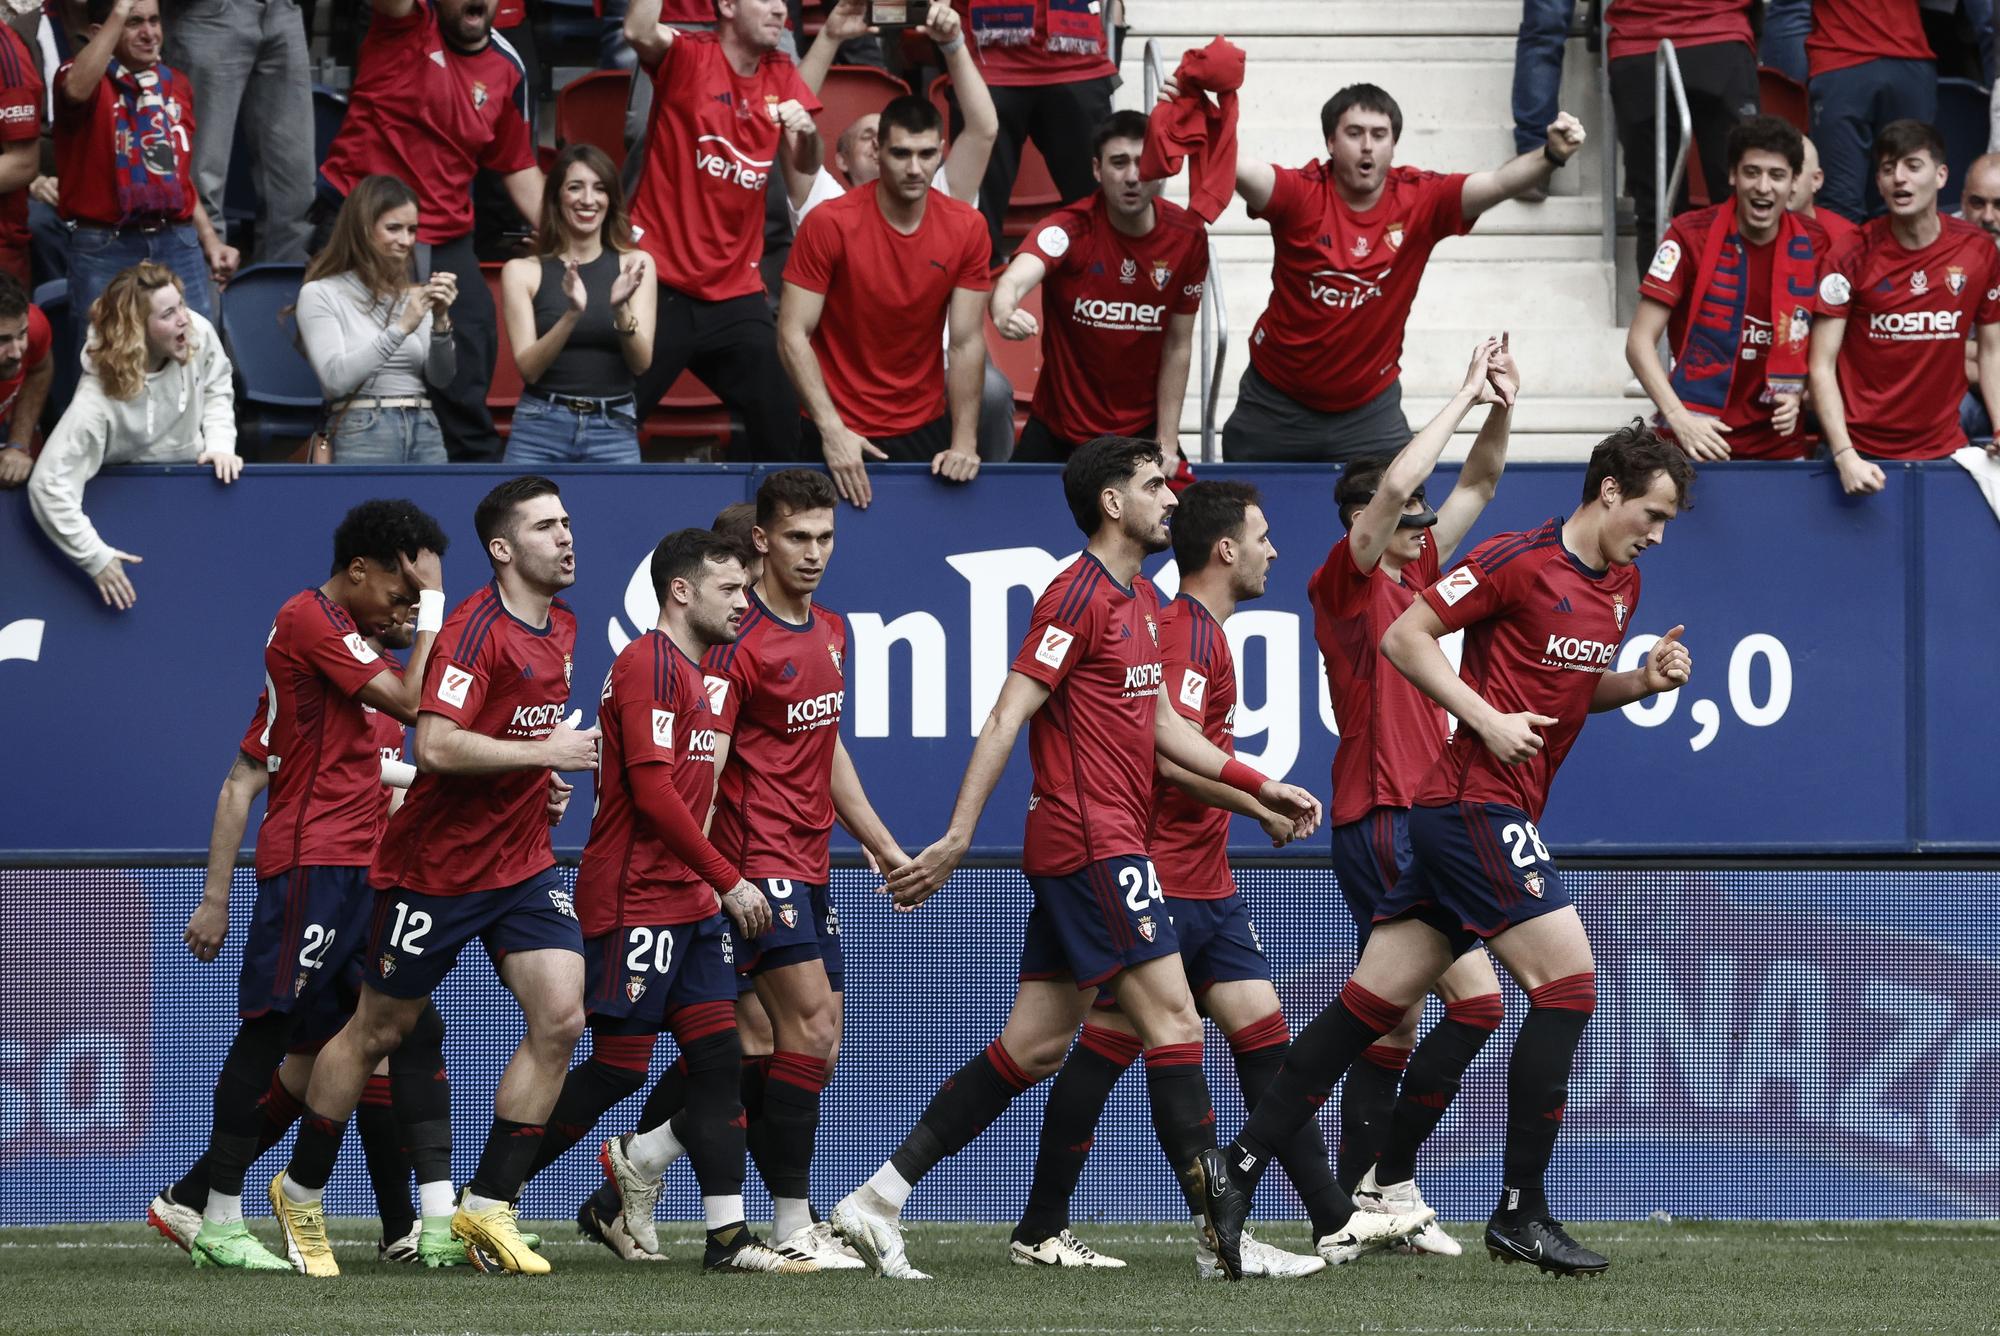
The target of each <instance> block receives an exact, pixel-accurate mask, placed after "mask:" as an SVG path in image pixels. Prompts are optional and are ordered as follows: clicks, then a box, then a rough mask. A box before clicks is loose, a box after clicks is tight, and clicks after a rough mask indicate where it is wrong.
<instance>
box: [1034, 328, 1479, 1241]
mask: <svg viewBox="0 0 2000 1336" xmlns="http://www.w3.org/2000/svg"><path fill="white" fill-rule="evenodd" d="M1482 378H1483V367H1482ZM1173 535H1174V564H1175V567H1176V568H1177V570H1178V571H1179V574H1180V593H1179V595H1178V596H1177V597H1175V598H1174V599H1173V600H1172V601H1170V602H1169V603H1168V604H1167V605H1166V607H1165V608H1163V609H1162V610H1161V612H1160V659H1161V667H1162V677H1163V683H1162V685H1163V688H1164V690H1165V693H1166V696H1167V699H1168V701H1169V702H1170V703H1171V704H1172V705H1173V708H1174V709H1175V711H1177V712H1178V713H1179V714H1180V715H1181V716H1182V717H1183V718H1184V719H1186V720H1187V721H1188V722H1189V723H1190V724H1193V725H1194V726H1195V727H1196V728H1198V729H1200V730H1201V733H1202V736H1203V737H1205V738H1207V739H1208V740H1209V741H1210V742H1212V743H1214V744H1215V745H1216V746H1217V747H1218V748H1220V749H1221V750H1223V751H1224V752H1227V753H1229V754H1231V755H1234V754H1235V750H1236V748H1235V734H1236V663H1235V659H1234V656H1233V655H1232V654H1231V652H1230V648H1229V639H1228V637H1227V636H1226V635H1225V634H1224V633H1223V624H1224V623H1225V622H1227V621H1228V620H1229V618H1230V616H1231V614H1233V613H1234V612H1235V611H1236V606H1237V604H1238V603H1239V602H1240V601H1242V600H1244V599H1253V598H1261V597H1263V595H1264V590H1265V586H1266V584H1267V583H1268V582H1269V578H1270V570H1271V562H1272V561H1274V560H1275V559H1276V558H1277V555H1278V551H1277V548H1276V547H1274V546H1273V545H1272V543H1271V526H1270V524H1269V522H1268V521H1266V519H1265V518H1264V511H1263V507H1262V505H1261V501H1260V498H1259V497H1258V495H1257V489H1256V488H1254V487H1252V486H1250V485H1249V484H1248V483H1241V482H1198V483H1194V484H1192V485H1191V486H1189V487H1188V488H1187V489H1186V490H1185V491H1183V492H1182V493H1181V496H1180V505H1179V506H1178V507H1176V508H1175V510H1174V524H1173ZM1158 768H1159V775H1158V777H1157V778H1156V779H1155V781H1154V784H1153V804H1152V831H1151V836H1150V843H1149V845H1148V852H1149V853H1150V854H1151V855H1152V857H1153V859H1154V861H1155V862H1156V863H1157V864H1158V865H1159V866H1160V867H1162V868H1165V869H1168V871H1167V873H1166V875H1165V876H1164V877H1163V878H1162V888H1163V889H1164V890H1165V891H1166V894H1167V903H1168V905H1169V906H1170V907H1171V909H1172V911H1173V922H1174V935H1175V936H1176V937H1177V938H1179V939H1180V946H1181V960H1182V962H1183V963H1184V964H1185V965H1186V968H1187V979H1188V987H1189V988H1191V989H1193V991H1194V996H1195V1000H1196V1003H1197V1005H1198V1006H1199V1007H1200V1008H1201V1010H1202V1013H1203V1014H1204V1015H1206V1016H1208V1017H1209V1018H1210V1019H1212V1020H1213V1021H1214V1022H1215V1023H1216V1025H1217V1026H1218V1027H1219V1028H1220V1029H1221V1030H1222V1033H1223V1035H1224V1037H1225V1038H1227V1039H1228V1041H1229V1047H1230V1049H1231V1051H1232V1052H1233V1053H1234V1055H1235V1058H1236V1075H1237V1079H1238V1083H1239V1085H1240V1086H1241V1089H1242V1091H1243V1096H1244V1101H1245V1104H1246V1106H1247V1105H1254V1104H1255V1103H1256V1099H1257V1096H1258V1095H1259V1094H1261V1093H1263V1089H1264V1087H1265V1085H1267V1084H1268V1083H1269V1081H1270V1079H1271V1074H1272V1073H1273V1072H1275V1071H1277V1070H1278V1067H1279V1065H1280V1064H1281V1063H1283V1061H1284V1058H1285V1052H1286V1049H1287V1048H1288V1047H1289V1046H1290V1042H1291V1031H1290V1030H1289V1029H1287V1028H1286V1026H1285V1017H1284V1012H1283V1011H1282V1010H1281V1009H1280V1007H1279V1005H1278V994H1277V990H1276V989H1274V988H1273V987H1272V986H1271V967H1270V965H1269V963H1268V962H1267V961H1266V960H1265V959H1264V947H1263V944H1262V943H1261V942H1260V941H1259V940H1258V938H1257V929H1256V928H1255V926H1253V925H1252V923H1251V921H1250V907H1249V904H1248V903H1247V902H1246V901H1245V900H1244V898H1243V896H1242V895H1241V893H1240V892H1238V890H1237V889H1236V881H1235V879H1234V877H1233V876H1231V874H1230V870H1229V814H1230V813H1231V812H1237V813H1240V814H1242V815H1244V816H1247V817H1250V818H1251V819H1253V820H1255V821H1256V822H1257V823H1258V824H1259V825H1261V826H1262V827H1263V828H1264V833H1265V834H1267V835H1269V836H1270V837H1271V843H1272V844H1273V846H1276V847H1282V846H1284V845H1285V844H1288V843H1290V842H1291V840H1292V838H1293V836H1294V835H1295V834H1297V833H1298V831H1299V823H1298V822H1296V821H1294V820H1293V819H1292V818H1290V817H1286V816H1281V815H1279V814H1278V813H1276V812H1273V811H1271V810H1270V809H1269V808H1267V807H1265V806H1264V805H1263V804H1262V803H1260V802H1258V801H1257V800H1256V799H1255V798H1252V797H1250V796H1249V795H1248V794H1245V793H1242V792H1239V791H1238V790H1236V789H1233V788H1230V787H1229V786H1228V785H1226V784H1223V783H1220V782H1219V781H1216V780H1208V779H1202V778H1200V777H1199V776H1196V775H1194V774H1192V773H1190V772H1189V771H1186V770H1183V769H1181V768H1180V767H1179V766H1177V765H1175V764H1174V763H1173V762H1171V761H1169V760H1167V759H1166V758H1165V757H1161V758H1159V760H1158ZM1138 1056H1139V1036H1138V1035H1137V1034H1136V1033H1135V1032H1134V1031H1133V1027H1132V1022H1131V1021H1130V1020H1129V1019H1127V1018H1126V1016H1125V1015H1124V1013H1123V1012H1122V1011H1120V1010H1119V1009H1118V1007H1117V1004H1116V1001H1115V999H1113V998H1111V997H1109V996H1106V995H1102V994H1100V996H1099V997H1098V1000H1097V1007H1096V1009H1095V1010H1094V1011H1093V1013H1092V1015H1091V1018H1090V1019H1089V1020H1087V1021H1086V1022H1085V1023H1084V1027H1083V1034H1082V1036H1081V1037H1080V1038H1079V1039H1078V1041H1077V1045H1076V1047H1075V1048H1074V1049H1072V1050H1071V1051H1070V1055H1069V1058H1068V1059H1067V1060H1066V1061H1065V1062H1064V1063H1063V1068H1062V1071H1061V1072H1060V1073H1059V1074H1058V1075H1057V1076H1056V1079H1055V1084H1054V1085H1052V1086H1051V1087H1050V1088H1049V1103H1048V1109H1047V1111H1046V1112H1045V1113H1044V1115H1043V1118H1042V1138H1041V1149H1040V1153H1039V1154H1038V1155H1037V1156H1036V1158H1035V1180H1034V1186H1033V1187H1031V1188H1030V1189H1029V1191H1028V1205H1027V1210H1026V1212H1025V1213H1024V1214H1023V1215H1022V1217H1021V1223H1020V1225H1019V1226H1017V1227H1016V1228H1015V1230H1014V1238H1013V1241H1012V1243H1011V1244H1010V1245H1009V1247H1008V1253H1009V1255H1010V1256H1011V1257H1012V1258H1013V1260H1014V1261H1015V1262H1016V1263H1017V1264H1019V1265H1023V1266H1085V1267H1113V1268H1116V1267H1122V1266H1124V1265H1125V1264H1124V1263H1123V1262H1121V1261H1119V1260H1118V1259H1116V1258H1113V1257H1106V1256H1104V1255H1103V1254H1101V1253H1098V1252H1097V1251H1095V1250H1094V1249H1092V1248H1090V1247H1089V1246H1087V1245H1085V1244H1084V1243H1082V1242H1081V1241H1080V1240H1078V1239H1077V1237H1076V1236H1075V1235H1074V1234H1072V1233H1071V1232H1070V1230H1069V1204H1070V1197H1071V1195H1072V1194H1073V1193H1074V1192H1075V1191H1076V1184H1077V1179H1078V1177H1079V1176H1080V1175H1081V1173H1082V1172H1083V1163H1084V1157H1085V1156H1086V1155H1088V1154H1089V1152H1090V1145H1091V1141H1092V1139H1093V1133H1094V1132H1095V1130H1096V1127H1097V1123H1098V1119H1099V1117H1100V1116H1101V1115H1102V1114H1103V1112H1104V1102H1105V1100H1106V1099H1108V1098H1109V1097H1110V1095H1111V1089H1112V1087H1113V1086H1115V1085H1116V1084H1117V1083H1118V1078H1119V1077H1120V1076H1121V1075H1123V1073H1124V1071H1125V1069H1126V1068H1127V1067H1129V1066H1131V1064H1132V1061H1133V1059H1135V1058H1137V1057H1138ZM1283 1158H1284V1163H1285V1172H1286V1173H1287V1174H1288V1175H1289V1176H1290V1178H1291V1181H1292V1187H1293V1188H1294V1190H1296V1191H1297V1192H1298V1194H1299V1197H1300V1199H1301V1200H1302V1201H1303V1202H1304V1203H1305V1205H1306V1209H1307V1210H1308V1211H1309V1212H1310V1213H1311V1216H1312V1230H1313V1238H1314V1240H1315V1243H1316V1251H1317V1255H1316V1256H1306V1255H1301V1254H1298V1253H1290V1252H1285V1251H1283V1250H1282V1249H1279V1248H1274V1247H1271V1246H1270V1245H1269V1244H1267V1243H1264V1242H1263V1241H1261V1240H1258V1239H1252V1238H1248V1237H1246V1238H1245V1239H1244V1240H1243V1245H1242V1249H1243V1274H1244V1275H1246V1276H1280V1277H1290V1276H1309V1275H1311V1274H1313V1273H1314V1272H1316V1271H1321V1270H1324V1269H1325V1268H1326V1266H1327V1265H1328V1264H1329V1263H1332V1264H1334V1265H1339V1264H1340V1263H1342V1262H1348V1261H1352V1260H1353V1259H1355V1258H1356V1257H1359V1256H1361V1255H1362V1254H1364V1253H1367V1252H1372V1251H1374V1250H1375V1249H1377V1248H1381V1247H1385V1246H1387V1245H1388V1244H1390V1243H1393V1242H1395V1241H1397V1240H1399V1239H1402V1238H1407V1237H1409V1236H1410V1235H1411V1234H1412V1233H1413V1232H1415V1231H1416V1230H1417V1229H1419V1228H1420V1227H1422V1226H1423V1225H1424V1224H1425V1223H1426V1222H1428V1221H1429V1220H1430V1218H1431V1214H1430V1212H1429V1211H1427V1210H1426V1211H1423V1212H1421V1213H1420V1214H1412V1215H1410V1216H1408V1217H1407V1218H1405V1219H1402V1220H1392V1219H1390V1218H1389V1217H1388V1216H1386V1215H1380V1214H1376V1213H1374V1212H1361V1213H1358V1214H1357V1213H1356V1211H1355V1209H1354V1202H1353V1201H1351V1200H1350V1199H1349V1198H1348V1196H1347V1194H1346V1193H1345V1192H1343V1191H1341V1189H1340V1185H1339V1184H1338V1183H1336V1182H1335V1181H1334V1177H1333V1170H1332V1167H1331V1166H1330V1165H1328V1163H1327V1155H1326V1142H1325V1141H1324V1140H1322V1139H1321V1137H1320V1133H1319V1128H1318V1126H1317V1125H1316V1124H1311V1123H1309V1124H1307V1125H1306V1126H1305V1127H1303V1128H1301V1129H1300V1130H1299V1133H1298V1135H1297V1136H1295V1137H1293V1139H1292V1141H1291V1142H1290V1144H1289V1145H1288V1146H1287V1147H1286V1151H1285V1154H1284V1157H1283ZM1195 1274H1196V1275H1198V1276H1200V1277H1201V1278H1202V1279H1204V1280H1220V1279H1222V1278H1223V1272H1222V1268H1221V1266H1220V1265H1219V1264H1218V1262H1217V1260H1216V1258H1215V1256H1214V1255H1213V1253H1212V1252H1210V1250H1209V1249H1208V1247H1207V1245H1206V1243H1204V1242H1197V1245H1196V1249H1195Z"/></svg>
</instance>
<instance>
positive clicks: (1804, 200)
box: [1785, 135, 1854, 253]
mask: <svg viewBox="0 0 2000 1336" xmlns="http://www.w3.org/2000/svg"><path fill="white" fill-rule="evenodd" d="M1799 142H1800V143H1801V144H1802V145H1804V147H1805V154H1806V157H1805V165H1804V166H1803V167H1801V168H1799V171H1798V174H1797V175H1796V176H1794V177H1793V178H1792V198H1791V201H1790V202H1789V203H1788V204H1787V205H1786V206H1785V207H1787V208H1789V209H1790V210H1791V211H1792V212H1794V213H1801V214H1804V215H1805V216H1806V217H1808V218H1810V219H1812V220H1813V221H1814V222H1816V223H1818V224H1819V225H1820V226H1821V227H1822V228H1824V229H1825V230H1826V237H1827V243H1828V246H1829V253H1831V248H1833V247H1838V246H1839V245H1840V244H1841V243H1842V242H1843V241H1846V240H1847V239H1848V238H1849V237H1851V236H1853V235H1854V224H1853V223H1850V222H1848V221H1847V218H1846V216H1845V215H1843V214H1838V213H1835V212H1834V211H1833V210H1832V209H1822V208H1820V207H1819V203H1818V201H1819V192H1820V188H1821V187H1822V186H1824V185H1825V184H1826V173H1825V172H1824V171H1822V170H1820V165H1819V148H1818V146H1816V145H1815V144H1814V143H1813V141H1812V137H1811V136H1809V135H1808V136H1805V137H1803V138H1801V139H1800V141H1799Z"/></svg>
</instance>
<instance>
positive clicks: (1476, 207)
mask: <svg viewBox="0 0 2000 1336" xmlns="http://www.w3.org/2000/svg"><path fill="white" fill-rule="evenodd" d="M1548 133H1549V137H1548V142H1547V143H1546V144H1544V145H1543V146H1542V147H1541V148H1536V149H1530V150H1528V151H1527V152H1526V153H1523V154H1521V155H1520V156H1519V157H1516V158H1510V159H1509V160H1508V161H1506V162H1504V163H1502V164H1500V165H1499V166H1498V167H1495V168H1494V169H1493V170H1492V171H1490V172H1474V173H1473V174H1472V175H1470V176H1468V177H1466V178H1465V186H1464V188H1463V189H1462V190H1461V191H1460V192H1459V197H1458V200H1459V205H1458V206H1459V209H1460V211H1461V212H1462V213H1463V215H1464V216H1465V217H1467V218H1477V217H1478V216H1479V215H1480V214H1482V213H1485V212H1486V211H1487V210H1488V209H1490V208H1492V207H1493V206H1494V205H1496V204H1498V203H1499V202H1500V201H1501V200H1507V199H1513V198H1514V197H1515V196H1516V195H1520V194H1522V193H1523V192H1525V191H1528V190H1532V189H1534V188H1535V187H1537V186H1546V185H1548V183H1549V178H1550V177H1552V176H1554V175H1555V174H1556V168H1558V167H1560V166H1562V165H1563V164H1564V163H1566V162H1568V161H1569V160H1570V159H1571V158H1573V157H1575V156H1576V155H1577V152H1578V151H1579V150H1580V149H1582V148H1583V140H1584V134H1583V122H1582V121H1579V120H1578V119H1577V118H1576V117H1574V116H1572V115H1570V114H1569V113H1568V112H1566V111H1559V112H1557V113H1556V118H1555V120H1554V121H1552V122H1550V124H1549V131H1548Z"/></svg>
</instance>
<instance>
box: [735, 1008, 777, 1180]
mask: <svg viewBox="0 0 2000 1336" xmlns="http://www.w3.org/2000/svg"><path fill="white" fill-rule="evenodd" d="M737 1042H738V1043H741V1042H742V1036H741V1035H740V1034H739V1035H738V1036H737ZM770 1079H771V1055H770V1054H769V1053H745V1054H744V1055H743V1067H742V1070H741V1071H740V1073H739V1074H738V1077H737V1091H736V1097H737V1099H739V1100H740V1101H742V1104H743V1120H744V1124H745V1128H746V1130H745V1133H744V1139H743V1144H744V1147H745V1148H746V1149H747V1150H748V1151H749V1152H750V1162H751V1163H752V1164H754V1165H756V1166H757V1177H759V1178H761V1179H763V1180H764V1185H765V1186H766V1187H767V1188H768V1187H769V1186H770V1183H771V1179H770V1176H769V1171H768V1170H767V1169H766V1168H765V1166H766V1164H767V1163H768V1162H769V1160H770V1153H771V1134H770V1125H769V1124H768V1123H766V1122H765V1121H764V1089H765V1087H766V1086H767V1085H768V1084H769V1082H770Z"/></svg>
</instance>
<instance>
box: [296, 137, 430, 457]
mask: <svg viewBox="0 0 2000 1336" xmlns="http://www.w3.org/2000/svg"><path fill="white" fill-rule="evenodd" d="M416 244H417V197H416V194H415V192H413V191H412V190H411V189H410V188H409V187H408V186H406V185H404V184H403V183H402V182H401V181H399V180H397V179H396V178H395V177H393V176H369V177H364V178H362V180H361V182H360V184H358V185H356V186H355V187H354V189H353V190H352V191H350V192H348V196H347V200H346V202H345V203H344V204H342V205H341V206H340V216H339V217H338V218H336V219H335V220H334V224H333V236H332V237H331V238H330V239H329V240H328V241H327V243H326V249H325V250H322V251H321V252H320V253H319V254H318V255H317V256H315V257H314V259H313V262H312V264H310V265H309V266H307V268H306V282H305V286H304V287H302V288H300V289H299V304H298V306H297V307H296V308H295V311H296V314H297V319H298V337H299V347H300V348H301V349H302V350H303V351H304V352H305V355H306V360H307V361H309V362H311V363H312V368H313V372H314V374H315V375H317V376H318V377H319V385H320V392H321V393H322V394H324V395H325V396H326V403H327V436H328V438H329V439H330V440H331V441H332V443H333V458H334V462H335V463H339V464H442V463H444V462H445V451H444V435H443V433H442V432H440V431H439V430H438V422H437V417H436V415H434V414H433V413H432V412H431V401H430V388H431V387H433V386H435V387H438V388H440V389H441V388H443V387H444V386H446V385H449V384H450V383H451V378H452V375H453V373H454V372H455V371H456V370H457V368H458V357H457V353H456V352H455V351H454V348H453V345H452V339H451V304H452V302H453V300H455V299H456V298H457V296H458V279H457V278H456V277H455V276H453V275H451V274H448V273H438V274H432V275H430V276H429V277H428V278H426V279H425V280H424V281H423V282H417V281H416V270H415V264H414V261H413V258H412V253H413V252H414V251H415V249H416Z"/></svg>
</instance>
